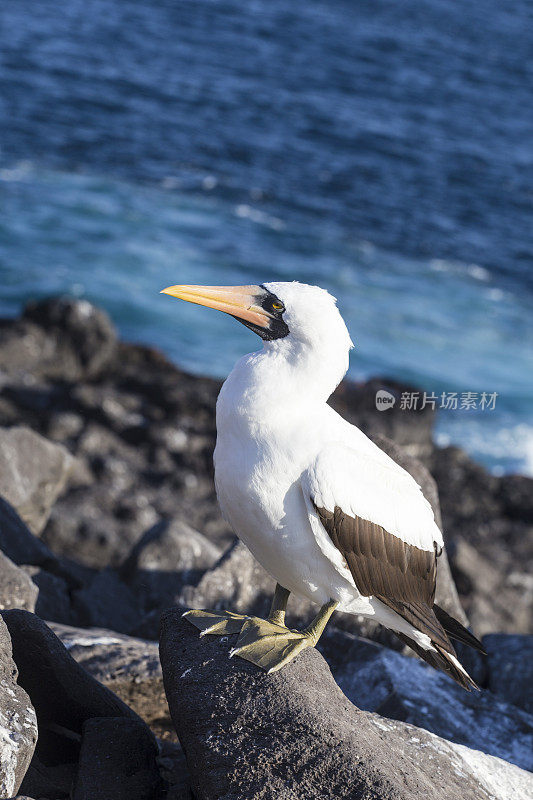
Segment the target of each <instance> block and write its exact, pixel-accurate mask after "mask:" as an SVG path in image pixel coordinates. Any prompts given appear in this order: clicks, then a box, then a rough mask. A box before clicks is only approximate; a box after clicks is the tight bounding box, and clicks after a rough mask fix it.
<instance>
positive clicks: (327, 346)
mask: <svg viewBox="0 0 533 800" xmlns="http://www.w3.org/2000/svg"><path fill="white" fill-rule="evenodd" d="M164 293H165V294H169V295H172V296H174V297H178V298H181V299H182V300H187V301H189V302H192V303H197V304H199V305H204V306H209V307H211V308H214V309H218V310H220V311H224V312H226V313H228V314H230V315H232V316H233V317H235V318H236V319H237V320H239V321H240V322H243V323H244V324H245V325H246V326H247V327H249V328H251V330H253V331H254V332H255V333H257V334H259V336H260V337H261V338H262V339H263V348H262V349H261V350H260V351H258V352H255V353H250V354H249V355H246V356H244V358H242V359H241V360H240V361H239V362H238V363H237V364H236V365H235V367H234V369H233V370H232V372H231V374H230V375H229V377H228V378H227V380H226V381H225V383H224V385H223V386H222V389H221V391H220V395H219V397H218V401H217V412H216V422H217V443H216V448H215V454H214V462H215V484H216V491H217V497H218V501H219V504H220V508H221V510H222V513H223V515H224V517H225V519H226V520H227V521H228V523H229V524H230V525H231V527H232V528H233V530H234V531H235V533H236V534H237V536H238V537H239V538H240V539H241V540H242V541H243V542H244V543H245V544H246V545H247V546H248V547H249V549H250V550H251V552H252V553H253V555H254V556H255V558H256V559H257V560H258V561H259V563H260V564H262V566H263V567H264V568H265V569H266V570H267V571H268V572H269V573H270V574H271V575H272V576H273V577H274V578H275V580H276V581H277V587H276V592H275V595H274V599H273V603H272V609H271V612H270V615H269V617H268V619H266V620H263V619H259V618H257V617H253V616H246V615H241V614H235V613H233V612H231V611H196V610H195V611H189V612H186V616H187V618H188V619H189V620H190V621H191V622H192V623H193V624H194V625H196V627H197V628H199V629H200V630H201V632H202V634H205V633H219V634H227V633H237V632H239V634H240V635H239V638H238V640H237V644H236V647H235V648H234V650H233V651H232V655H233V654H236V655H238V656H240V657H241V658H245V659H246V660H248V661H251V662H253V663H254V664H257V665H258V666H260V667H262V668H263V669H266V670H268V671H274V670H277V669H280V668H281V667H282V666H283V665H284V664H286V663H288V662H289V661H290V660H292V659H293V658H294V657H295V656H296V655H297V654H298V653H299V652H300V651H301V650H302V649H304V648H305V647H309V646H314V645H315V644H316V642H317V641H318V638H319V637H320V635H321V633H322V631H323V630H324V628H325V626H326V623H327V621H328V620H329V618H330V616H331V615H332V613H333V612H334V611H335V610H339V611H343V612H346V613H348V614H361V615H363V616H367V617H371V618H372V619H374V620H376V621H377V622H379V623H381V624H382V625H384V626H385V627H387V628H390V629H391V630H393V631H394V632H395V633H396V634H397V635H398V636H399V637H400V638H401V639H402V640H403V641H404V642H406V643H407V644H409V645H410V646H411V647H412V648H413V649H414V650H415V651H416V652H417V653H418V655H420V656H421V657H422V658H423V659H425V660H426V661H427V662H429V663H430V664H431V665H432V666H434V667H436V668H439V669H442V670H444V671H445V672H447V673H448V674H449V675H451V677H452V678H454V680H456V681H457V682H458V683H459V684H461V685H462V686H464V687H465V688H469V687H470V686H475V683H474V681H473V680H472V679H471V678H470V676H469V675H468V673H467V672H466V670H465V669H464V668H463V667H462V666H461V664H460V663H459V661H458V659H457V656H456V653H455V651H454V648H453V646H452V644H451V643H450V639H449V636H451V637H452V638H455V639H458V640H461V641H463V642H466V643H468V644H469V645H471V646H473V647H476V648H478V649H481V645H480V643H479V642H478V641H477V639H476V638H475V637H474V636H473V635H472V634H471V633H470V632H469V631H467V630H466V629H465V628H464V627H463V626H462V625H461V624H460V623H459V622H458V621H457V620H455V619H453V618H452V617H450V616H449V615H448V614H447V613H446V612H445V611H444V610H443V609H440V608H439V607H438V606H437V605H435V604H434V596H435V585H436V576H437V558H438V555H439V554H440V552H441V550H442V547H443V540H442V534H441V531H440V530H439V528H438V526H437V524H436V522H435V520H434V516H433V512H432V509H431V506H430V504H429V503H428V501H427V500H426V499H425V497H424V495H423V494H422V491H421V489H420V487H419V486H418V484H417V483H416V481H415V480H414V479H413V478H412V477H411V475H409V473H407V472H406V471H405V470H404V469H402V468H401V467H400V466H399V465H398V464H396V463H395V462H394V461H393V460H392V459H391V458H390V457H389V456H388V455H386V454H385V453H384V452H383V451H382V450H380V448H379V447H378V446H377V445H375V444H374V443H373V442H372V441H371V440H370V439H368V438H367V436H365V435H364V434H363V433H362V431H360V430H359V429H358V428H357V427H355V426H354V425H351V424H350V423H348V422H347V421H346V420H345V419H343V418H342V417H341V416H340V415H339V414H337V413H336V412H335V411H334V410H333V409H332V408H331V406H329V405H328V404H327V400H328V398H329V396H330V395H331V393H332V392H333V391H334V389H335V388H336V386H337V385H338V384H339V383H340V381H341V380H342V378H343V377H344V375H345V373H346V370H347V368H348V355H349V351H350V349H351V347H352V342H351V340H350V335H349V333H348V330H347V328H346V325H345V323H344V321H343V319H342V317H341V315H340V313H339V311H338V309H337V305H336V300H335V298H334V297H332V296H331V295H330V294H328V292H326V291H325V290H323V289H320V288H319V287H317V286H308V285H306V284H301V283H296V282H294V283H266V284H264V285H262V286H237V287H227V286H220V287H216V286H170V287H168V288H167V289H165V290H164ZM290 592H294V594H296V595H299V596H301V597H305V598H307V599H308V600H311V601H312V602H314V603H316V604H318V605H319V606H320V607H321V608H320V611H319V613H318V615H317V616H316V618H315V619H314V620H313V622H312V623H311V624H310V625H309V626H308V627H307V628H306V629H305V630H303V631H295V630H292V629H289V628H287V627H285V609H286V605H287V600H288V597H289V594H290Z"/></svg>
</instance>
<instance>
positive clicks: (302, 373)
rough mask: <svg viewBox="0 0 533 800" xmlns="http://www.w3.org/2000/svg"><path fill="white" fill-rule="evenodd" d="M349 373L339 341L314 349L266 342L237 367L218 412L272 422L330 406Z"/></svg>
mask: <svg viewBox="0 0 533 800" xmlns="http://www.w3.org/2000/svg"><path fill="white" fill-rule="evenodd" d="M347 369H348V348H347V347H346V348H339V346H338V341H335V342H328V341H323V342H321V343H320V344H319V345H317V344H316V343H314V345H313V346H311V345H310V344H307V343H303V342H300V341H298V340H295V339H292V337H291V336H290V335H289V336H287V337H285V338H284V339H278V340H276V341H273V342H265V343H264V347H263V349H262V350H260V351H258V352H256V353H250V354H249V355H247V356H244V358H242V359H241V360H240V361H238V362H237V364H236V365H235V367H234V368H233V370H232V372H231V373H230V375H229V376H228V378H227V380H226V382H225V383H224V386H223V387H222V390H221V392H220V397H219V401H218V404H217V413H218V414H221V415H223V416H226V415H231V416H235V415H238V416H241V415H243V416H246V417H247V418H248V419H256V420H264V419H266V418H270V419H272V416H273V415H274V416H275V415H279V414H286V413H288V411H289V410H293V411H296V410H298V409H302V410H304V409H305V407H306V406H310V405H316V404H319V403H326V401H327V399H328V397H329V396H330V395H331V393H332V392H333V391H334V389H335V388H336V387H337V386H338V384H339V383H340V381H341V380H342V378H343V377H344V375H345V373H346V370H347Z"/></svg>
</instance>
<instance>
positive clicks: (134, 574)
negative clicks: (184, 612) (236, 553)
mask: <svg viewBox="0 0 533 800" xmlns="http://www.w3.org/2000/svg"><path fill="white" fill-rule="evenodd" d="M220 555H221V551H220V550H219V548H218V547H216V545H214V544H212V543H211V542H210V541H209V540H208V539H207V538H206V537H205V536H203V535H202V534H201V533H198V531H195V530H194V529H193V528H191V527H190V526H189V525H187V524H186V523H185V522H182V521H181V520H177V519H175V520H162V521H160V522H158V523H157V524H156V525H154V526H153V527H152V528H150V529H149V530H148V531H147V532H146V533H145V534H144V535H143V536H142V538H141V539H140V540H139V542H138V543H137V544H136V545H135V546H134V548H133V550H132V552H131V554H130V556H129V557H128V559H127V561H126V562H125V564H124V565H123V567H122V569H121V575H122V576H123V577H124V579H125V580H127V582H128V583H129V585H130V587H131V588H132V589H133V591H134V592H135V594H136V596H137V597H138V598H140V600H141V603H142V605H143V607H144V609H145V610H146V611H151V610H152V609H154V608H165V607H166V606H169V605H171V604H172V603H173V602H174V601H175V599H176V598H177V597H178V595H179V592H180V589H181V588H182V586H183V585H184V584H190V583H195V582H197V581H198V580H199V578H200V577H201V575H202V573H203V572H205V570H207V569H209V568H211V567H213V566H214V564H215V563H216V562H217V561H218V560H219V558H220Z"/></svg>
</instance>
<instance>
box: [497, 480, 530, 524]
mask: <svg viewBox="0 0 533 800" xmlns="http://www.w3.org/2000/svg"><path fill="white" fill-rule="evenodd" d="M499 499H500V502H501V503H502V505H503V509H504V512H505V513H506V514H507V515H508V516H509V517H511V518H512V519H519V520H521V521H522V522H529V523H533V478H529V477H526V476H525V475H503V476H502V477H501V478H500V481H499Z"/></svg>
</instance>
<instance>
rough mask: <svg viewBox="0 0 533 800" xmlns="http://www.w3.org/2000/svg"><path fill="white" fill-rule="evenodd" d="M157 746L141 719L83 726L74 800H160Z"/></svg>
mask: <svg viewBox="0 0 533 800" xmlns="http://www.w3.org/2000/svg"><path fill="white" fill-rule="evenodd" d="M156 756H157V746H156V743H155V742H154V740H153V738H152V737H151V736H150V734H149V732H148V730H147V728H146V726H145V725H143V724H142V723H141V722H139V721H137V720H134V719H124V717H119V718H113V717H103V718H96V719H89V720H87V722H85V723H84V725H83V731H82V739H81V749H80V759H79V764H78V773H77V776H76V783H75V786H74V791H73V793H72V800H110V798H112V799H113V800H133V798H135V800H157V798H159V797H160V795H159V791H158V790H159V788H160V783H161V779H160V777H159V772H158V769H157V763H156Z"/></svg>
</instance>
